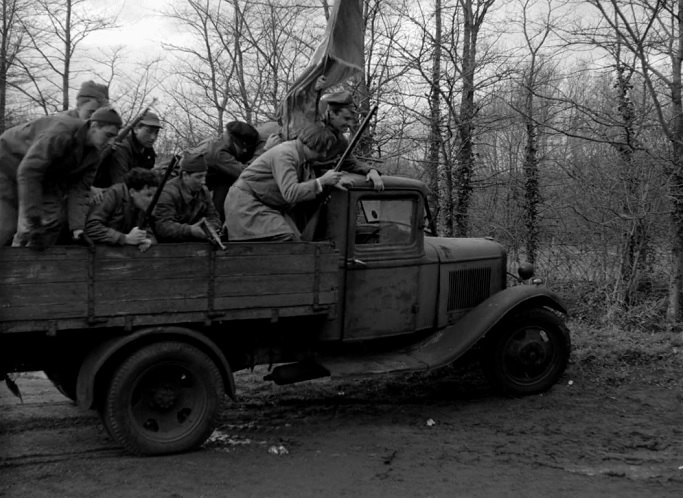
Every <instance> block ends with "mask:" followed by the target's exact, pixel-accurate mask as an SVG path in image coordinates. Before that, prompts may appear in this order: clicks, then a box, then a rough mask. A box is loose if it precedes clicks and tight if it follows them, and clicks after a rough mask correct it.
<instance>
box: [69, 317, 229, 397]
mask: <svg viewBox="0 0 683 498" xmlns="http://www.w3.org/2000/svg"><path fill="white" fill-rule="evenodd" d="M173 339H176V340H177V339H179V340H182V341H185V342H187V343H189V344H193V345H195V346H197V347H199V348H200V349H201V350H203V351H204V352H205V353H208V355H209V356H210V357H212V358H213V359H214V361H215V362H216V365H217V366H218V368H219V370H220V371H221V375H222V376H223V383H224V385H225V391H226V393H227V394H228V395H229V396H230V397H231V398H234V397H235V381H234V378H233V376H232V370H230V366H229V365H228V362H227V360H226V359H225V355H224V354H223V352H222V351H221V350H220V349H219V348H218V347H217V346H216V345H215V344H214V343H213V342H212V341H211V340H210V339H208V338H207V337H206V336H205V335H203V334H200V333H199V332H195V331H194V330H191V329H186V328H183V327H150V328H145V329H141V330H138V331H136V332H135V333H133V334H130V335H126V336H123V337H114V338H112V339H109V340H107V341H105V342H103V343H102V344H100V345H98V346H97V347H96V348H94V349H93V350H92V351H90V353H88V355H87V356H86V357H85V360H84V361H83V363H82V364H81V368H80V370H79V372H78V382H77V384H76V399H77V400H78V406H79V407H81V408H94V407H95V389H96V386H99V385H102V384H101V382H102V381H104V380H106V379H104V378H103V377H104V376H105V375H106V374H105V372H108V371H109V369H110V368H111V367H113V366H114V365H115V364H116V363H117V362H118V361H120V360H119V358H120V357H121V356H123V355H125V354H128V352H130V351H133V350H136V349H138V348H139V347H141V346H146V345H148V344H153V343H154V342H159V341H164V340H173Z"/></svg>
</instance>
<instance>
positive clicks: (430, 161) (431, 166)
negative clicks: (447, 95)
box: [427, 0, 441, 208]
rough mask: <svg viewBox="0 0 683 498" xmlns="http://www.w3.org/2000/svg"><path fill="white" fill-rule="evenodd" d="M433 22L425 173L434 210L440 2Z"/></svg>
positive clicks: (436, 198)
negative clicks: (427, 147) (426, 173)
mask: <svg viewBox="0 0 683 498" xmlns="http://www.w3.org/2000/svg"><path fill="white" fill-rule="evenodd" d="M434 22H435V26H434V51H433V53H432V81H431V88H430V96H429V107H430V123H429V124H430V130H429V152H428V158H427V172H428V181H429V185H428V186H429V199H428V200H429V204H430V206H432V207H434V208H436V206H438V205H439V158H440V151H441V88H440V84H441V0H434Z"/></svg>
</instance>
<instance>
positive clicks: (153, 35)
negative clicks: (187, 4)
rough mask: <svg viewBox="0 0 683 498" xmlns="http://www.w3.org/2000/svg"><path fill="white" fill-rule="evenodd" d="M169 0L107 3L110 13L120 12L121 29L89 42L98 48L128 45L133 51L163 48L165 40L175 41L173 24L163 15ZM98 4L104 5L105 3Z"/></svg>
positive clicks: (92, 37)
mask: <svg viewBox="0 0 683 498" xmlns="http://www.w3.org/2000/svg"><path fill="white" fill-rule="evenodd" d="M169 3H170V2H169V0H107V1H106V11H107V12H109V13H112V14H116V13H118V19H119V21H118V24H119V25H120V27H119V28H117V29H112V30H106V31H99V32H96V33H93V34H91V35H90V36H89V37H88V38H87V39H86V42H84V43H87V44H88V45H94V46H100V47H104V46H120V45H123V46H126V47H128V48H130V49H133V50H155V49H160V47H161V42H162V41H170V42H172V38H173V36H174V33H173V29H172V24H171V22H170V21H169V20H168V19H165V18H164V17H163V16H162V15H161V14H160V12H162V11H164V10H165V9H166V8H168V5H169ZM97 4H100V5H102V2H101V0H97Z"/></svg>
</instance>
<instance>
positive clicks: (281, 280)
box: [215, 272, 336, 298]
mask: <svg viewBox="0 0 683 498" xmlns="http://www.w3.org/2000/svg"><path fill="white" fill-rule="evenodd" d="M334 275H335V276H336V273H335V274H334ZM314 281H315V275H314V274H313V273H312V272H311V273H307V274H301V275H296V276H292V275H286V274H285V275H236V276H233V277H225V276H223V277H217V278H216V291H215V295H216V298H219V297H233V296H245V297H246V296H264V295H286V294H301V293H307V292H312V291H313V290H314V287H313V286H314ZM335 288H336V279H332V278H321V280H320V289H319V290H320V291H321V292H328V291H331V290H334V289H335Z"/></svg>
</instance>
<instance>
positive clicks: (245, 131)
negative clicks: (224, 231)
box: [190, 121, 259, 221]
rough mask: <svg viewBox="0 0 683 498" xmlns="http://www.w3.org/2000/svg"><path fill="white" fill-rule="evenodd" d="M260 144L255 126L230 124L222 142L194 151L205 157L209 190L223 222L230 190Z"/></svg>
mask: <svg viewBox="0 0 683 498" xmlns="http://www.w3.org/2000/svg"><path fill="white" fill-rule="evenodd" d="M258 141H259V134H258V131H256V129H255V128H254V127H253V126H251V125H250V124H247V123H244V122H242V121H230V122H229V123H228V124H227V125H226V126H225V131H224V132H223V134H222V135H221V136H220V137H219V138H217V139H208V140H205V141H204V142H202V143H200V144H199V145H198V146H197V147H195V148H194V149H191V151H190V152H192V153H196V154H199V153H203V154H204V158H205V159H206V165H207V167H208V171H207V175H206V186H207V188H208V189H209V191H210V192H211V194H212V197H213V203H214V206H215V208H216V211H217V212H218V213H219V216H220V218H221V221H223V220H224V218H223V204H224V202H225V196H226V195H228V189H230V186H231V185H232V184H233V183H234V182H235V180H237V177H239V176H240V173H242V170H243V169H244V168H245V166H246V164H247V162H249V160H251V158H252V157H253V155H254V151H255V150H256V146H257V145H258Z"/></svg>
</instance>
